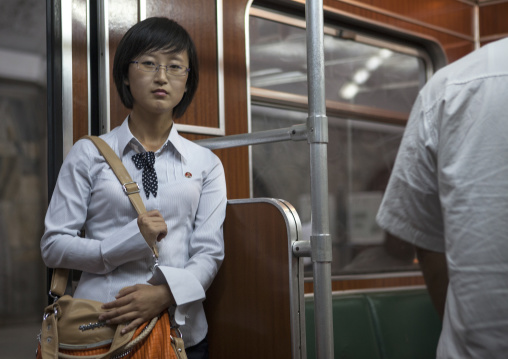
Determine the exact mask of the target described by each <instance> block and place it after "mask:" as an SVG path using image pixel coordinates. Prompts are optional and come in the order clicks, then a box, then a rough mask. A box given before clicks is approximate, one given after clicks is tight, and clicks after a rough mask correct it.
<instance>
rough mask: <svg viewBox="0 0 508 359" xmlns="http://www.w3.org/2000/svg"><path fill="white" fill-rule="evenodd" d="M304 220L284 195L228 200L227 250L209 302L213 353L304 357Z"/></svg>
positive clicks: (220, 358) (215, 357)
mask: <svg viewBox="0 0 508 359" xmlns="http://www.w3.org/2000/svg"><path fill="white" fill-rule="evenodd" d="M300 225H301V224H300V220H299V218H298V215H297V214H296V211H294V208H293V207H292V206H291V205H290V204H288V203H286V202H284V201H281V200H275V199H248V200H232V201H228V206H227V211H226V220H225V222H224V242H225V243H224V244H225V251H226V256H225V259H224V262H223V264H222V266H221V268H220V270H219V272H218V274H217V276H216V278H215V280H214V282H213V283H212V285H211V287H210V288H209V289H208V291H207V299H206V300H205V303H204V305H205V311H206V315H207V320H208V325H209V328H208V341H209V344H210V358H212V359H224V358H242V359H249V358H256V359H257V358H260V357H265V358H278V359H284V358H288V359H289V358H293V359H300V358H304V356H302V354H301V353H302V352H303V353H305V341H304V340H302V338H304V337H305V328H304V324H303V323H304V318H303V316H304V306H303V305H304V299H303V272H302V268H303V267H302V261H301V259H298V258H296V257H294V256H293V255H292V249H291V243H292V242H293V241H295V240H297V239H298V235H299V231H300ZM300 314H301V315H300ZM302 350H303V351H302Z"/></svg>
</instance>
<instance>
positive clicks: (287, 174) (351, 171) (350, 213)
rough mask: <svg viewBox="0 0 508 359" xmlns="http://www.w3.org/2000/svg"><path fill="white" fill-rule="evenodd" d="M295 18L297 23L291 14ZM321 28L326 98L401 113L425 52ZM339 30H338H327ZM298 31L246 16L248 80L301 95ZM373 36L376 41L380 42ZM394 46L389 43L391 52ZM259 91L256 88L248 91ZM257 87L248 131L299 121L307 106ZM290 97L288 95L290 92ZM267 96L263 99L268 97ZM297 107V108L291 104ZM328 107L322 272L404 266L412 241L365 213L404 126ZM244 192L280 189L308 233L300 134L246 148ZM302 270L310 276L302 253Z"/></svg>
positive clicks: (305, 157)
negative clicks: (326, 246)
mask: <svg viewBox="0 0 508 359" xmlns="http://www.w3.org/2000/svg"><path fill="white" fill-rule="evenodd" d="M300 24H301V22H300ZM330 33H331V32H330V31H328V33H327V34H326V35H325V39H324V40H325V41H324V45H325V78H326V84H325V87H326V98H327V100H328V101H329V102H327V106H328V105H329V104H330V103H348V104H355V105H362V106H365V107H366V108H369V109H370V110H369V111H372V112H375V111H377V110H381V111H386V110H389V111H395V112H398V113H403V114H404V115H405V117H407V116H408V115H409V112H410V110H411V107H412V105H413V103H414V101H415V99H416V96H417V94H418V91H419V89H420V88H421V87H422V86H423V84H424V82H425V78H426V70H425V66H424V63H425V61H424V60H423V59H422V58H421V57H418V56H416V55H414V54H410V53H411V51H400V49H401V48H400V46H397V47H395V46H394V47H393V49H392V48H391V47H390V46H384V45H383V46H376V45H374V44H376V42H375V41H372V42H370V44H366V43H360V42H357V41H353V40H346V39H343V38H341V37H339V36H335V35H333V34H330ZM337 34H340V31H337ZM305 41H306V35H305V30H304V29H303V28H301V27H299V23H298V22H296V24H295V22H294V21H293V22H291V21H290V22H289V23H283V22H278V21H272V20H267V19H264V18H261V17H256V16H251V17H250V81H251V87H253V88H258V89H264V90H272V91H278V92H281V93H284V94H289V98H291V96H292V95H300V96H305V97H306V96H307V82H306V81H307V78H306V77H307V76H306V72H307V70H306V46H305ZM381 44H385V43H384V42H383V43H381ZM395 49H396V50H397V51H395ZM258 93H259V92H258ZM266 93H267V95H266V96H267V98H266V103H264V101H263V96H261V97H259V96H257V98H256V102H255V103H253V104H252V106H251V130H252V132H258V131H264V130H270V129H278V128H287V127H290V126H293V125H296V124H304V123H305V122H306V119H307V112H306V110H305V109H301V106H300V105H296V104H295V106H294V108H292V107H291V105H288V103H287V102H285V103H284V106H277V104H276V103H274V101H272V100H270V98H269V97H270V92H266ZM296 102H297V101H296ZM268 103H270V105H268ZM298 107H300V108H298ZM331 112H332V114H328V121H329V128H328V134H329V143H328V176H329V177H328V184H329V197H328V201H329V215H330V234H331V236H332V247H333V248H332V249H333V263H332V275H346V274H361V273H382V272H397V271H412V270H417V269H418V264H417V261H416V260H415V254H414V250H413V248H412V247H411V246H409V245H407V244H406V243H405V242H402V241H400V240H398V239H397V238H394V237H391V236H390V235H388V234H387V233H385V232H384V231H383V230H381V229H380V228H379V227H378V226H377V224H376V222H375V216H376V213H377V211H378V209H379V205H380V203H381V199H382V196H383V193H384V190H385V188H386V185H387V182H388V179H389V176H390V173H391V169H392V166H393V163H394V161H395V157H396V154H397V150H398V147H399V145H400V141H401V139H402V135H403V132H404V126H403V125H402V124H401V125H388V124H386V123H379V122H373V121H367V119H366V120H362V119H361V118H362V117H361V114H360V115H358V116H355V119H350V118H341V117H338V116H335V115H334V114H333V111H331ZM251 153H252V175H253V178H252V184H253V196H254V197H275V198H282V199H284V200H287V201H288V202H290V203H291V204H292V205H293V206H295V208H296V210H297V211H298V214H299V216H300V219H301V221H302V232H303V236H304V239H308V238H309V236H310V234H311V233H310V232H311V202H310V162H309V161H310V158H309V145H308V143H307V142H306V141H299V142H280V143H272V144H265V145H257V146H253V147H252V152H251ZM305 261H307V262H306V264H307V265H306V275H312V268H311V265H310V260H309V259H307V258H306V259H305Z"/></svg>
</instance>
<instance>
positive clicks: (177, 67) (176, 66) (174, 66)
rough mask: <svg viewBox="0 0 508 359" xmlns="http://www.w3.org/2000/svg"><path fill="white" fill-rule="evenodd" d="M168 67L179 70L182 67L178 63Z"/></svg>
mask: <svg viewBox="0 0 508 359" xmlns="http://www.w3.org/2000/svg"><path fill="white" fill-rule="evenodd" d="M169 68H170V69H173V70H181V69H182V68H183V67H182V66H180V65H169Z"/></svg>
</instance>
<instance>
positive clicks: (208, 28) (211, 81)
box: [146, 0, 219, 128]
mask: <svg viewBox="0 0 508 359" xmlns="http://www.w3.org/2000/svg"><path fill="white" fill-rule="evenodd" d="M196 9H199V11H196ZM216 13H217V10H216V3H215V1H201V0H186V1H176V0H149V1H147V11H146V16H147V17H150V16H165V17H168V18H171V19H173V20H175V21H177V22H178V23H179V24H180V25H182V26H183V27H184V28H185V29H186V30H187V31H188V32H189V34H190V36H191V37H192V39H193V41H194V44H195V45H196V48H197V50H198V61H199V76H200V79H199V87H198V90H197V92H196V95H195V97H194V100H193V101H192V104H191V105H190V106H189V108H188V109H187V111H186V113H185V115H184V116H183V117H182V118H180V119H178V120H177V121H176V122H177V123H181V124H187V125H196V126H205V127H213V128H218V127H219V107H218V103H219V102H218V101H219V94H218V76H217V66H218V56H217V54H218V53H217V17H216V16H215V14H216ZM191 71H192V69H191Z"/></svg>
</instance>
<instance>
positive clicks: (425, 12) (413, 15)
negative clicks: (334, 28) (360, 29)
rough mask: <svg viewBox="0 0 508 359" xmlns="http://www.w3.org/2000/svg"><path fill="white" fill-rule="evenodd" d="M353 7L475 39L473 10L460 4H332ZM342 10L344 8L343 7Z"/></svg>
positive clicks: (397, 0) (387, 0) (354, 0)
mask: <svg viewBox="0 0 508 359" xmlns="http://www.w3.org/2000/svg"><path fill="white" fill-rule="evenodd" d="M333 3H342V4H350V5H353V6H355V7H358V8H361V7H363V8H365V9H369V10H370V11H371V12H373V13H374V12H379V13H385V14H387V15H388V16H389V17H393V18H396V17H397V16H401V17H404V18H406V19H407V21H414V22H420V23H422V25H423V26H432V27H440V28H442V29H443V30H445V31H453V32H457V33H460V34H463V35H466V36H473V26H472V20H473V6H472V5H470V4H466V3H463V2H460V1H457V0H441V1H429V0H411V1H408V0H328V1H326V4H327V5H330V6H333ZM339 6H340V5H339Z"/></svg>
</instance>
